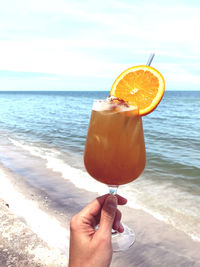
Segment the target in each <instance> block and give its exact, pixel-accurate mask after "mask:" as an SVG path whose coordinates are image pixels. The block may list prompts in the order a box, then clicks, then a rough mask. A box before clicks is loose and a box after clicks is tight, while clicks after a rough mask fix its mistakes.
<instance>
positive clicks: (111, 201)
mask: <svg viewBox="0 0 200 267" xmlns="http://www.w3.org/2000/svg"><path fill="white" fill-rule="evenodd" d="M106 204H107V206H108V207H110V208H113V209H114V208H116V206H117V197H116V196H113V195H110V196H108V197H107V199H106Z"/></svg>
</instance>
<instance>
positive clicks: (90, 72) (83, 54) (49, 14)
mask: <svg viewBox="0 0 200 267" xmlns="http://www.w3.org/2000/svg"><path fill="white" fill-rule="evenodd" d="M199 14H200V5H196V6H195V5H192V4H191V6H190V5H186V4H181V3H179V5H175V4H174V3H170V1H169V2H168V3H166V2H162V1H154V2H149V1H142V2H139V3H137V5H136V3H135V1H133V2H130V1H123V2H122V1H113V0H110V1H101V2H99V1H90V0H88V1H84V2H82V1H73V2H72V1H64V0H58V1H54V0H50V1H47V0H43V1H39V0H35V1H25V0H18V1H13V2H12V5H11V2H9V1H6V2H4V5H3V6H2V9H1V10H0V24H1V26H2V27H1V30H0V34H1V32H2V34H1V36H4V37H5V38H4V40H0V58H1V60H0V70H12V71H27V72H44V73H52V74H58V75H68V76H70V75H71V76H76V77H77V78H78V77H80V76H88V77H111V76H113V75H115V76H116V75H118V74H119V73H120V72H121V71H122V70H123V68H126V67H129V66H130V64H133V65H134V64H140V62H141V64H145V60H146V59H147V58H148V54H149V53H150V52H155V53H156V58H155V60H154V62H155V64H156V65H155V67H158V68H159V69H160V71H163V74H164V75H165V76H166V77H167V79H169V80H170V81H171V82H174V81H179V80H180V81H183V79H185V81H186V82H189V81H190V80H191V81H192V82H193V83H194V82H195V83H196V84H199V85H200V81H199V78H198V73H197V72H198V71H199V69H198V67H197V65H195V66H192V63H194V64H197V62H199V56H200V50H199V46H200V35H199V34H198V33H197V29H198V25H200V18H199ZM5 22H6V23H5ZM23 25H24V26H23ZM179 61H181V62H179ZM182 62H184V63H185V64H182V65H179V63H180V64H181V63H182ZM168 64H169V65H170V67H169V65H168Z"/></svg>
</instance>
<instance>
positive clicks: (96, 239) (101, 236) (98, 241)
mask: <svg viewBox="0 0 200 267" xmlns="http://www.w3.org/2000/svg"><path fill="white" fill-rule="evenodd" d="M126 202H127V200H126V199H125V198H123V197H121V196H119V195H115V196H113V195H109V194H107V195H103V196H101V197H98V198H96V199H95V200H93V201H92V202H91V203H90V204H89V205H87V206H86V207H85V208H84V209H82V210H81V211H80V212H79V213H78V214H76V215H75V216H74V217H73V218H72V219H71V222H70V252H69V267H93V266H95V267H108V266H110V263H111V259H112V254H113V250H112V244H111V231H112V228H113V229H114V230H117V231H119V232H123V231H124V229H123V226H122V224H121V223H120V220H121V212H120V211H119V210H118V209H117V204H119V205H124V204H126ZM98 224H99V227H98V229H97V230H95V226H97V225H98Z"/></svg>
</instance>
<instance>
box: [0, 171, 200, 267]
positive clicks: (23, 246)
mask: <svg viewBox="0 0 200 267" xmlns="http://www.w3.org/2000/svg"><path fill="white" fill-rule="evenodd" d="M57 175H58V174H57ZM58 176H59V175H58ZM54 178H55V177H54ZM50 181H53V179H52V180H51V177H50V176H49V182H50ZM58 185H59V186H60V188H62V190H63V191H62V192H61V193H62V194H63V195H65V201H61V202H60V203H58V202H56V201H55V199H54V197H53V196H54V192H53V191H52V190H51V189H50V188H51V186H50V184H49V191H46V193H44V191H43V190H41V189H38V188H37V187H36V186H33V184H30V183H28V182H27V181H22V180H18V179H16V177H13V176H12V175H11V173H10V172H8V170H6V169H4V168H3V166H1V198H2V192H3V191H4V192H5V191H6V194H4V196H5V197H4V199H3V200H1V202H0V207H1V208H0V217H1V218H0V221H1V223H0V266H2V267H7V266H20V267H21V266H31V267H32V266H33V267H35V266H50V267H51V266H52V267H54V266H57V267H61V266H67V264H68V241H69V220H70V218H71V216H72V215H73V214H75V213H76V212H78V211H79V210H80V209H81V208H82V207H83V206H84V205H86V204H87V203H88V202H90V201H91V200H92V199H93V198H95V197H96V196H97V195H96V194H95V193H91V192H86V191H84V190H80V189H78V188H76V187H75V186H74V185H72V184H70V182H67V181H65V180H62V179H59V177H57V186H58ZM3 187H4V188H3ZM62 194H61V197H62ZM8 199H10V201H8ZM16 202H17V203H16ZM17 206H20V207H21V209H17V208H16V207H17ZM121 211H122V213H123V222H124V223H126V224H128V225H129V227H131V228H133V229H134V231H135V234H136V242H135V244H134V245H133V246H132V247H131V248H130V249H129V250H127V251H125V252H120V253H114V255H113V260H112V264H111V266H112V267H121V266H130V267H131V266H141V267H143V266H145V267H146V266H150V267H155V266H156V267H157V266H166V267H167V266H178V267H179V266H181V267H182V266H187V267H189V266H192V267H198V266H200V255H199V251H200V243H199V242H195V241H193V240H192V239H191V238H189V237H188V236H187V235H185V234H184V233H183V232H181V231H178V230H176V229H175V228H173V227H172V226H170V225H167V224H165V223H164V222H161V221H159V220H157V219H155V218H154V217H152V216H151V215H149V214H147V213H145V212H143V211H140V210H133V209H130V208H128V207H123V208H121Z"/></svg>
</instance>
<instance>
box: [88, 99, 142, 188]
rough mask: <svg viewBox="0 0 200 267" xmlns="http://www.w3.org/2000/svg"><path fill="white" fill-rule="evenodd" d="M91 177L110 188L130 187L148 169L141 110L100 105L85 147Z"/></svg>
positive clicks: (117, 104) (93, 116) (96, 110)
mask: <svg viewBox="0 0 200 267" xmlns="http://www.w3.org/2000/svg"><path fill="white" fill-rule="evenodd" d="M84 163H85V167H86V169H87V171H88V173H89V174H90V175H91V176H92V177H93V178H95V179H96V180H98V181H100V182H102V183H105V184H107V185H115V186H118V185H121V184H126V183H129V182H131V181H133V180H134V179H136V178H137V177H138V176H139V175H140V174H141V173H142V171H143V170H144V167H145V144H144V134H143V128H142V118H141V116H139V115H138V110H137V108H134V107H130V106H126V105H124V104H119V103H109V102H105V101H96V102H95V103H94V106H93V110H92V115H91V120H90V125H89V129H88V136H87V140H86V145H85V154H84Z"/></svg>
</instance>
